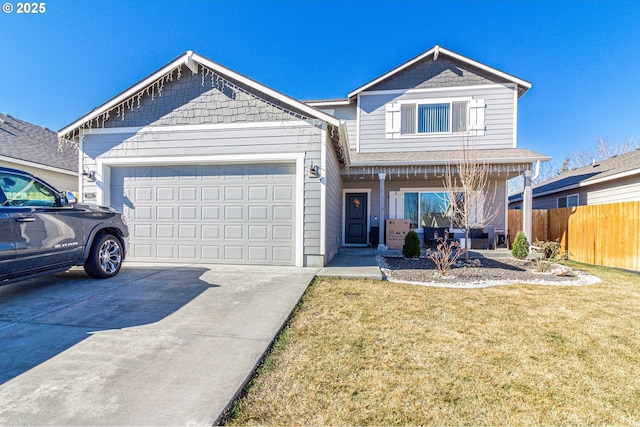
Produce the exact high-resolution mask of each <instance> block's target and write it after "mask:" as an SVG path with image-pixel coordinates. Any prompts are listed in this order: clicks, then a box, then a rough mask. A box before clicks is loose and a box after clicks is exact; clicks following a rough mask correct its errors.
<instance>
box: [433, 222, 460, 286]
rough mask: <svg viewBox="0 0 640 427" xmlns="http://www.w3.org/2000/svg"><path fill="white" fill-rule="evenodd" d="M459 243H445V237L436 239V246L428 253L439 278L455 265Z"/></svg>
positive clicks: (458, 252) (458, 253)
mask: <svg viewBox="0 0 640 427" xmlns="http://www.w3.org/2000/svg"><path fill="white" fill-rule="evenodd" d="M460 253H461V251H460V243H458V242H456V241H447V235H446V233H445V237H444V239H443V238H439V239H438V246H436V250H435V251H433V252H429V258H431V260H432V261H433V263H434V264H435V265H436V269H437V270H438V272H439V273H440V275H441V276H444V275H445V274H447V271H449V269H450V268H451V266H452V265H453V264H455V263H456V261H457V260H458V257H459V256H460Z"/></svg>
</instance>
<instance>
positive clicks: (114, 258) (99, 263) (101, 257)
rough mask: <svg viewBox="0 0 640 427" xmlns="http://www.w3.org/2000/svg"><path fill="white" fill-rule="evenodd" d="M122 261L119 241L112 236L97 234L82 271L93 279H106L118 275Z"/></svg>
mask: <svg viewBox="0 0 640 427" xmlns="http://www.w3.org/2000/svg"><path fill="white" fill-rule="evenodd" d="M122 259H123V256H122V244H121V243H120V240H118V238H117V237H116V236H114V235H112V234H99V235H97V236H96V238H95V240H94V241H93V244H92V245H91V251H90V252H89V258H88V259H87V262H85V264H84V271H86V272H87V274H88V275H89V276H91V277H93V278H94V279H108V278H110V277H113V276H115V275H116V274H118V272H119V271H120V267H122Z"/></svg>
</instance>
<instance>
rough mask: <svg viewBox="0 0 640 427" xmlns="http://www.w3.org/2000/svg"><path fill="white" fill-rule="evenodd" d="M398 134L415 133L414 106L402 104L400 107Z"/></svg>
mask: <svg viewBox="0 0 640 427" xmlns="http://www.w3.org/2000/svg"><path fill="white" fill-rule="evenodd" d="M400 133H402V134H411V133H416V105H415V104H404V105H402V107H400Z"/></svg>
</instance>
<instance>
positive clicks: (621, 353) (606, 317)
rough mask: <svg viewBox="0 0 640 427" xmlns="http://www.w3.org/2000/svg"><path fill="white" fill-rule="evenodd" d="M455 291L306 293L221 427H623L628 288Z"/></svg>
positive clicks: (638, 407) (632, 366)
mask: <svg viewBox="0 0 640 427" xmlns="http://www.w3.org/2000/svg"><path fill="white" fill-rule="evenodd" d="M569 264H571V266H574V267H575V266H577V267H579V268H581V269H584V270H586V271H588V272H590V273H592V274H595V275H597V276H599V277H600V278H601V279H602V280H603V282H602V283H601V284H597V285H590V286H584V287H558V286H529V285H526V286H525V285H514V286H501V287H494V288H486V289H473V290H456V289H438V288H428V287H419V286H411V285H399V284H391V283H388V282H379V281H372V280H346V279H319V280H317V281H315V282H314V284H313V285H312V286H311V287H310V288H309V290H308V291H307V294H306V295H305V297H304V299H303V302H302V303H301V305H300V306H299V307H298V310H297V311H296V313H295V315H294V316H293V318H292V320H291V323H290V326H289V327H288V328H287V329H286V330H285V331H283V333H282V334H281V336H280V337H279V339H278V341H277V343H276V344H275V346H274V348H273V350H272V352H271V354H270V355H269V356H268V357H267V359H266V361H265V364H264V366H263V367H262V368H261V369H260V370H259V372H258V374H257V375H256V377H255V378H254V380H253V381H252V383H251V385H250V387H249V389H248V391H247V394H246V396H244V397H243V398H242V399H241V400H239V401H238V402H237V404H236V406H235V408H234V411H233V415H234V417H233V418H232V419H231V420H229V424H233V425H255V424H261V425H294V424H295V425H301V424H302V425H470V424H471V425H532V424H535V425H539V424H545V425H566V424H572V425H587V424H588V425H596V424H609V425H611V424H616V425H631V424H633V425H637V424H638V423H640V375H638V372H640V275H638V274H633V273H629V272H624V271H620V270H613V269H607V268H602V267H593V266H587V265H582V264H576V263H569Z"/></svg>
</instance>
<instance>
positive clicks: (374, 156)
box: [349, 148, 551, 166]
mask: <svg viewBox="0 0 640 427" xmlns="http://www.w3.org/2000/svg"><path fill="white" fill-rule="evenodd" d="M459 154H460V150H439V151H407V152H380V153H357V152H356V151H355V150H351V151H350V153H349V158H350V160H351V162H350V165H351V166H405V165H409V166H410V165H446V164H449V163H455V162H456V159H457V158H458V157H459ZM477 159H478V160H479V161H482V162H486V163H495V164H505V163H533V162H536V161H542V162H546V161H549V160H551V157H549V156H545V155H544V154H540V153H537V152H535V151H532V150H529V149H527V148H506V149H499V150H497V149H494V150H484V149H483V150H477Z"/></svg>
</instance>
